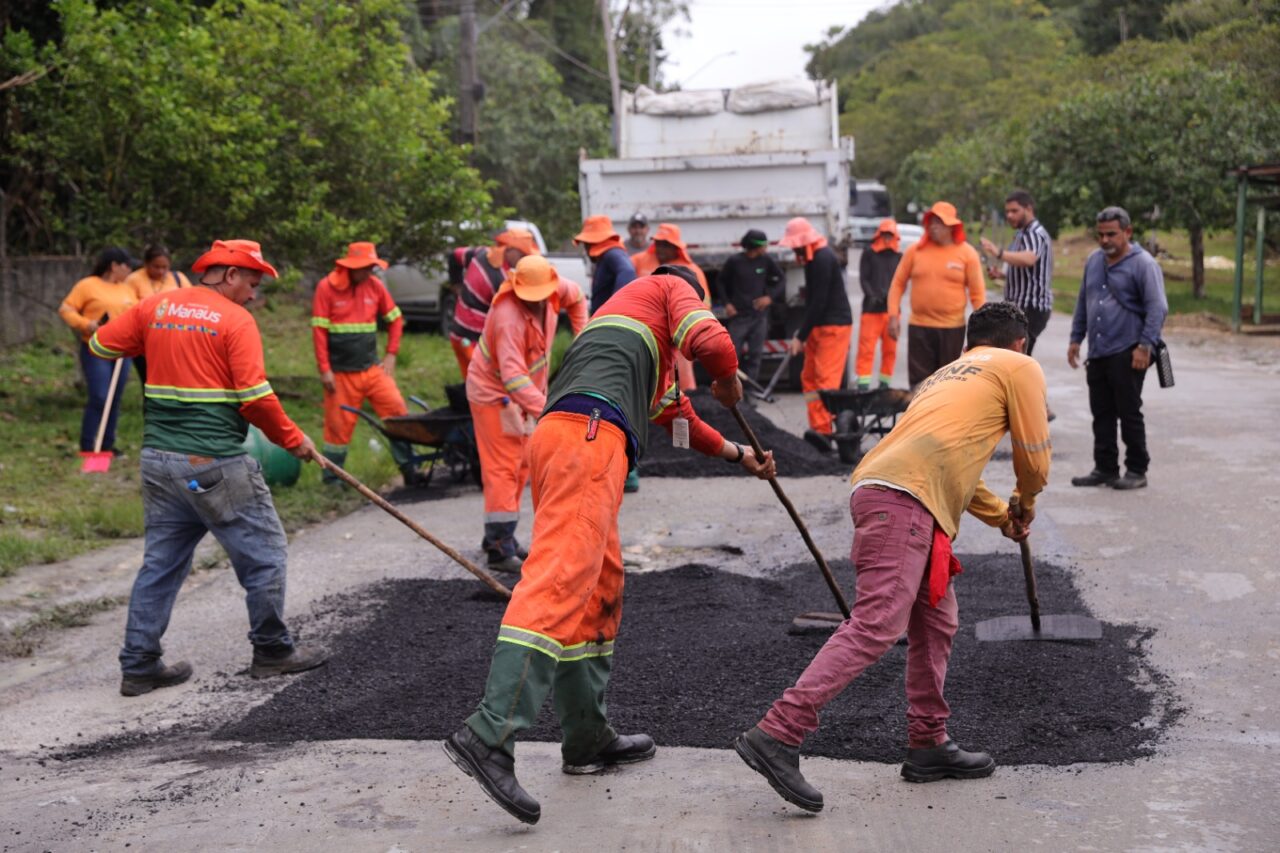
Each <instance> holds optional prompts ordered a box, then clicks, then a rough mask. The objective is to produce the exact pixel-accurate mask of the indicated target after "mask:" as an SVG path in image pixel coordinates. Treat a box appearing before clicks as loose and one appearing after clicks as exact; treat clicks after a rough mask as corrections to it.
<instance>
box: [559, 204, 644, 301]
mask: <svg viewBox="0 0 1280 853" xmlns="http://www.w3.org/2000/svg"><path fill="white" fill-rule="evenodd" d="M573 241H574V242H575V243H581V244H582V246H583V248H585V249H586V250H587V257H588V258H590V259H591V266H592V269H591V313H592V314H594V313H596V312H597V311H599V310H600V306H601V305H603V304H605V303H606V302H608V301H609V299H610V298H611V297H612V296H613V295H614V294H615V293H617V292H618V291H619V290H620V289H621V288H622V287H624V286H625V285H627V284H629V283H630V282H632V281H634V280H635V277H636V270H635V267H633V266H632V265H631V258H630V257H629V256H628V255H627V250H626V248H624V247H623V245H622V237H621V236H620V235H619V234H618V232H617V231H614V230H613V222H612V220H610V219H609V217H607V216H588V217H587V218H586V219H584V220H582V230H581V231H579V232H578V233H577V234H575V235H573Z"/></svg>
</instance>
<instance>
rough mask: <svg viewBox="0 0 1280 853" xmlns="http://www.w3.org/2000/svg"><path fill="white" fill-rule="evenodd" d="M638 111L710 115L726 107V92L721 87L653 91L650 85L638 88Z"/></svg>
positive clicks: (656, 114)
mask: <svg viewBox="0 0 1280 853" xmlns="http://www.w3.org/2000/svg"><path fill="white" fill-rule="evenodd" d="M635 109H636V112H637V113H642V114H644V115H651V116H709V115H715V114H716V113H718V112H720V111H721V110H723V109H724V94H723V92H721V90H719V89H700V90H698V91H696V92H663V93H661V94H659V93H657V92H655V91H653V90H652V89H650V88H649V87H648V86H639V87H637V88H636V95H635Z"/></svg>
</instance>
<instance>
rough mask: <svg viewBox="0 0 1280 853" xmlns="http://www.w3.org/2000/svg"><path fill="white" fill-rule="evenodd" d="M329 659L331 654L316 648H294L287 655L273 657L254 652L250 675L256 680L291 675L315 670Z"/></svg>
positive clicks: (265, 653)
mask: <svg viewBox="0 0 1280 853" xmlns="http://www.w3.org/2000/svg"><path fill="white" fill-rule="evenodd" d="M328 659H329V653H328V652H326V651H325V650H324V649H320V648H316V647H315V646H294V647H292V648H291V649H289V651H288V652H287V653H286V654H283V655H272V654H268V653H267V652H264V651H260V650H258V649H254V650H253V665H252V666H250V667H249V675H251V676H253V677H254V678H270V677H271V676H273V675H289V674H291V673H294V672H306V671H307V670H308V669H315V668H316V667H318V666H320V665H321V664H322V663H324V662H325V661H326V660H328Z"/></svg>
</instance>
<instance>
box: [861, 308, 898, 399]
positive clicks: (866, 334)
mask: <svg viewBox="0 0 1280 853" xmlns="http://www.w3.org/2000/svg"><path fill="white" fill-rule="evenodd" d="M877 342H879V344H880V379H881V381H883V382H888V381H889V380H890V379H891V378H892V377H893V363H894V361H895V360H896V359H897V356H898V342H897V341H895V340H894V339H893V338H891V337H889V315H888V313H886V312H879V313H875V314H867V313H864V314H863V315H862V319H861V320H859V321H858V359H857V361H856V362H855V363H854V372H855V373H856V374H857V375H858V384H859V385H869V384H871V370H872V368H873V367H874V365H875V362H876V343H877Z"/></svg>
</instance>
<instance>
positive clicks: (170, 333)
mask: <svg viewBox="0 0 1280 853" xmlns="http://www.w3.org/2000/svg"><path fill="white" fill-rule="evenodd" d="M89 349H90V350H92V351H93V353H94V355H97V356H99V357H100V358H120V357H121V356H139V355H142V356H146V359H147V383H146V385H145V387H144V389H143V394H144V404H143V406H144V408H143V411H144V414H145V417H146V425H145V427H144V428H143V433H142V446H143V447H154V448H156V449H157V450H170V451H174V452H176V453H187V454H192V455H199V456H237V455H239V454H241V453H243V452H244V451H243V449H242V448H241V445H242V444H243V443H244V439H245V433H246V432H247V431H248V426H247V425H246V422H247V423H251V424H253V425H254V426H256V427H258V428H259V429H261V430H262V431H263V432H264V433H266V436H267V438H269V439H270V440H271V441H272V442H273V443H275V444H278V445H280V446H281V447H284V448H291V447H297V446H298V445H299V444H301V443H302V437H303V436H302V431H301V430H300V429H298V426H297V425H296V424H295V423H294V422H293V421H292V420H290V419H289V416H288V415H286V414H285V413H284V409H283V408H281V406H280V401H279V400H278V399H277V398H276V395H275V392H273V391H272V390H271V384H270V383H269V382H267V373H266V367H265V366H264V365H263V361H262V337H261V335H260V334H259V332H258V324H257V323H256V322H255V321H254V319H253V315H252V314H250V313H249V312H248V311H246V310H245V309H244V308H242V307H241V306H239V305H237V304H236V303H234V302H232V301H231V300H230V299H227V298H226V297H224V296H221V295H219V294H217V293H215V292H214V291H212V290H210V289H209V288H207V287H184V288H182V289H181V290H172V291H168V292H166V293H157V294H155V295H154V296H150V297H148V298H146V299H144V300H143V301H142V302H141V303H140V304H139V305H137V306H136V307H134V308H133V309H131V310H129V311H127V312H125V313H124V314H121V315H120V316H119V317H116V318H113V319H112V320H111V322H109V323H107V324H106V325H105V326H103V327H102V328H100V329H98V331H97V332H96V333H94V335H93V337H92V338H90V340H89Z"/></svg>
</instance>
